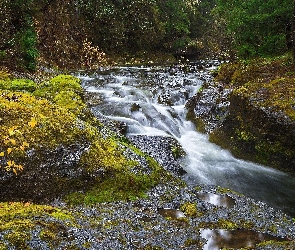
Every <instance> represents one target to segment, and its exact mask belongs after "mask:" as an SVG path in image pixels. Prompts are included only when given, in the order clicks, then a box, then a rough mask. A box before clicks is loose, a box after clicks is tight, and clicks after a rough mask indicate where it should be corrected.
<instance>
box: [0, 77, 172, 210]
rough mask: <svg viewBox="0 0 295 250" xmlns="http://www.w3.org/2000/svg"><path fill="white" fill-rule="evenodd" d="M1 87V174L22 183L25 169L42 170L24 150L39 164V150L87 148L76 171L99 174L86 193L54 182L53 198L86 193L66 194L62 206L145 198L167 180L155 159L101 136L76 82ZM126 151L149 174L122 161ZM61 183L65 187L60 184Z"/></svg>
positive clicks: (9, 81) (6, 82)
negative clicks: (55, 194)
mask: <svg viewBox="0 0 295 250" xmlns="http://www.w3.org/2000/svg"><path fill="white" fill-rule="evenodd" d="M2 75H3V76H6V74H4V73H3V74H2ZM3 78H4V77H3ZM0 81H1V85H0V86H2V88H3V89H2V90H0V101H1V104H0V117H1V118H0V119H1V120H0V121H1V122H0V136H1V138H0V139H1V141H2V143H1V147H0V163H1V164H0V165H1V169H0V171H1V170H2V171H12V172H14V173H15V174H16V175H20V178H21V176H22V175H21V173H22V172H26V171H27V169H29V168H30V169H31V168H36V170H37V169H38V167H39V164H41V163H40V162H38V160H37V159H30V157H28V155H27V152H28V151H29V150H34V151H35V152H36V153H37V154H38V155H39V157H41V158H40V159H42V154H43V151H44V148H45V149H48V150H49V149H50V150H55V149H56V148H57V147H58V146H60V145H63V146H70V145H73V144H75V143H81V144H83V143H87V144H89V149H88V150H86V151H85V152H83V154H82V155H81V158H80V161H79V164H78V167H81V168H82V169H83V171H84V172H85V174H86V175H92V173H97V172H98V173H101V174H98V175H96V177H95V178H94V180H92V181H91V183H92V185H89V186H88V187H87V188H86V187H85V185H83V180H76V181H74V182H73V181H70V180H65V179H62V178H60V177H58V176H57V177H54V178H53V179H54V180H53V181H54V182H53V183H52V185H54V187H55V188H54V189H53V190H56V191H57V192H58V190H63V191H66V190H75V188H76V189H77V188H78V189H79V188H83V190H86V191H85V192H86V193H84V194H82V193H81V192H77V193H72V194H70V195H69V196H68V197H67V200H68V201H69V202H70V203H72V204H76V203H86V204H93V203H97V202H104V201H114V200H126V199H136V198H137V197H144V196H145V194H144V193H145V191H146V190H148V189H149V188H150V187H152V186H154V185H155V184H157V183H158V182H159V181H160V180H161V179H162V180H161V181H164V180H165V178H168V176H169V175H168V174H166V173H165V172H164V170H163V169H162V168H161V167H160V166H159V165H158V163H157V162H156V161H155V160H154V159H152V158H151V157H149V156H147V155H144V154H143V153H141V152H140V151H139V150H138V149H136V148H135V147H134V146H131V145H129V144H128V142H127V141H126V140H124V139H123V138H122V139H120V138H119V139H117V138H116V137H115V136H112V134H111V133H110V134H109V135H102V134H100V132H99V129H100V128H101V127H102V125H101V124H100V123H99V122H98V121H97V120H96V119H95V118H94V117H93V116H92V115H91V114H89V112H88V111H87V109H86V106H85V104H84V103H83V101H82V95H83V91H82V88H81V86H80V84H79V80H78V79H77V78H75V77H73V76H70V75H59V76H56V77H54V78H52V79H51V80H49V81H45V82H42V83H41V84H38V85H37V84H35V83H34V82H32V81H30V80H23V79H16V80H13V79H10V78H9V77H6V79H5V80H0ZM126 149H128V150H132V151H133V153H134V154H137V155H139V156H140V157H143V158H144V159H145V161H146V162H147V165H148V167H149V168H150V169H149V171H150V173H149V174H145V173H144V170H143V169H142V166H139V163H137V162H136V161H134V160H131V159H128V158H126V157H125V156H124V151H125V150H126ZM37 172H38V171H37ZM37 172H36V174H37ZM39 174H42V173H39ZM44 174H46V173H44ZM55 178H57V179H55ZM20 180H21V179H20ZM65 181H66V182H67V181H68V184H64V182H65ZM28 185H30V184H29V183H28ZM67 185H68V186H69V187H67ZM59 186H60V188H59ZM83 186H84V187H83ZM69 188H70V189H69ZM79 190H80V189H79ZM16 192H17V191H16ZM52 192H53V191H52ZM66 192H67V191H66Z"/></svg>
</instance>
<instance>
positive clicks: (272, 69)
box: [210, 55, 295, 172]
mask: <svg viewBox="0 0 295 250" xmlns="http://www.w3.org/2000/svg"><path fill="white" fill-rule="evenodd" d="M216 80H217V81H221V82H222V83H223V84H224V85H225V86H226V87H230V88H232V89H233V92H232V94H231V96H230V103H231V105H230V107H229V115H228V116H227V117H226V119H225V121H224V122H223V124H222V126H220V127H219V128H217V129H216V130H215V131H213V133H212V134H211V135H210V141H212V142H214V143H217V144H218V145H220V146H222V147H224V148H228V149H230V150H231V151H232V152H233V154H234V155H235V156H237V157H240V158H244V159H247V160H251V161H255V162H258V163H262V164H265V165H269V166H272V167H275V168H279V169H281V170H284V171H288V172H294V163H295V158H294V155H295V151H294V148H295V144H294V139H295V134H294V130H293V127H294V124H295V88H294V85H295V72H294V68H293V66H292V64H291V58H290V56H289V55H286V56H283V57H279V58H274V59H256V60H252V61H239V62H236V63H230V64H224V65H222V66H221V67H220V70H219V74H218V76H217V77H216Z"/></svg>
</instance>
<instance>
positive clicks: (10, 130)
mask: <svg viewBox="0 0 295 250" xmlns="http://www.w3.org/2000/svg"><path fill="white" fill-rule="evenodd" d="M8 133H9V135H14V134H15V132H14V127H12V128H9V129H8Z"/></svg>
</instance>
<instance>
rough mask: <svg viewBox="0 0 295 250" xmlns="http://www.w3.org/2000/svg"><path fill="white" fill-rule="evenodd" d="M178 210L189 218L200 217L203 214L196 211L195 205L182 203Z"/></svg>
mask: <svg viewBox="0 0 295 250" xmlns="http://www.w3.org/2000/svg"><path fill="white" fill-rule="evenodd" d="M180 210H181V211H182V212H183V213H184V214H185V215H187V216H189V217H200V216H202V215H203V213H202V212H201V211H199V210H198V209H197V205H196V204H195V203H190V202H188V203H184V204H182V205H181V206H180Z"/></svg>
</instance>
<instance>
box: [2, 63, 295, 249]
mask: <svg viewBox="0 0 295 250" xmlns="http://www.w3.org/2000/svg"><path fill="white" fill-rule="evenodd" d="M200 65H201V64H200ZM201 66H202V67H201V68H202V69H204V70H206V64H205V63H204V65H201ZM211 66H212V64H211V65H208V68H210V67H211ZM198 67H199V66H198ZM195 69H196V68H195V66H193V68H192V69H189V68H187V67H186V68H185V69H183V68H181V70H179V67H175V68H173V67H172V68H171V67H170V69H169V72H168V80H167V77H166V74H167V71H166V70H165V71H162V70H160V71H159V73H158V71H156V73H157V74H156V80H155V78H153V77H151V76H152V74H153V73H154V72H153V70H150V69H147V70H146V69H144V70H143V71H142V70H141V71H138V69H136V70H135V71H134V69H128V70H127V73H128V74H127V75H126V73H125V69H123V71H124V74H123V75H122V74H121V72H120V70H117V72H119V77H117V76H116V75H115V76H114V75H112V74H113V73H111V74H109V73H107V74H104V75H103V74H101V75H99V78H98V80H97V78H91V79H88V78H87V81H90V82H91V84H90V85H87V84H85V82H84V84H82V85H84V86H83V87H84V88H85V89H86V91H87V93H85V94H84V95H83V96H84V101H86V103H87V104H88V107H90V108H91V111H92V112H93V113H94V114H95V116H96V117H97V119H94V117H93V116H92V115H91V114H90V113H89V111H87V110H88V109H85V106H84V104H82V102H80V100H81V99H80V98H79V95H80V94H81V92H80V91H81V89H80V88H79V87H78V86H77V85H76V84H74V87H75V88H76V93H75V95H74V94H73V93H71V91H72V89H73V86H70V90H68V91H70V92H68V93H67V95H65V96H67V97H68V96H69V94H71V95H72V97H74V98H72V99H66V102H65V100H64V99H63V98H66V97H65V96H59V98H57V97H56V93H54V92H55V91H56V88H58V87H61V86H62V88H65V86H67V88H68V85H69V84H66V85H64V84H65V82H69V81H74V82H75V83H76V80H74V79H73V78H72V77H69V76H66V77H61V78H62V79H60V78H58V79H55V81H51V82H49V83H44V88H45V90H46V91H47V92H48V91H49V90H50V91H51V93H52V96H51V97H47V98H49V99H50V98H52V99H53V100H54V102H53V104H52V103H51V102H50V103H47V102H46V103H45V104H46V105H45V107H47V106H48V110H49V111H47V109H46V110H45V111H46V112H45V111H44V110H43V109H42V108H43V106H44V103H42V102H40V105H39V103H37V104H38V105H37V106H36V107H37V108H36V109H37V110H35V109H33V110H32V109H28V110H27V109H25V111H27V112H28V113H25V115H26V116H24V117H21V118H22V122H25V126H24V128H26V129H27V130H26V131H27V132H29V135H35V136H36V137H35V138H34V140H32V139H31V138H32V137H29V136H26V137H24V138H23V137H21V138H22V139H23V140H26V141H27V142H30V143H27V144H30V146H31V145H32V146H34V147H32V148H31V149H30V150H28V151H26V156H24V155H21V157H20V158H17V156H18V155H15V157H16V158H15V160H17V159H20V160H22V161H21V163H23V166H24V171H23V172H22V173H18V175H13V174H12V173H11V172H9V171H8V172H7V171H4V170H5V169H3V168H2V169H1V172H0V177H1V180H3V181H2V182H1V185H2V186H1V192H0V194H1V199H2V202H1V203H0V249H175V250H177V249H220V248H231V249H232V248H234V249H239V248H243V249H246V248H249V249H293V248H294V247H295V223H294V220H293V219H292V218H291V217H290V216H289V215H286V214H285V213H283V212H282V211H280V210H277V209H274V208H272V207H271V206H269V205H267V204H266V203H264V202H261V201H258V200H255V199H251V198H249V197H246V196H244V195H242V194H239V193H237V192H234V191H232V190H230V189H228V188H225V187H222V186H218V185H206V184H195V183H194V182H189V181H187V178H193V177H192V176H191V177H187V174H186V171H184V168H183V166H184V164H185V161H186V160H187V159H186V153H185V151H184V148H183V147H182V146H181V145H183V144H181V143H182V139H183V138H182V137H177V136H175V137H173V136H171V135H173V134H176V135H179V136H180V135H181V133H182V130H185V131H186V129H187V128H190V124H187V123H186V122H183V125H181V126H178V123H179V124H182V120H181V118H180V117H181V115H182V113H183V112H182V111H181V110H180V107H182V106H183V104H184V100H186V98H189V97H192V96H191V92H190V91H194V90H195V89H196V88H198V87H200V86H199V84H200V82H201V81H200V79H199V78H198V79H197V81H195V78H194V77H195V76H193V75H188V76H187V75H185V74H186V73H187V72H189V71H190V70H192V71H195ZM184 71H185V72H186V73H185V74H184ZM206 72H208V71H207V70H206ZM206 72H203V73H200V74H199V73H198V77H201V78H203V80H204V79H210V76H208V73H206ZM134 75H141V76H143V77H144V79H146V81H145V82H142V81H134V80H132V79H133V78H134ZM82 79H83V78H82ZM171 79H172V80H173V81H171ZM57 80H58V81H57ZM106 80H107V82H105V81H106ZM30 84H31V83H30ZM138 84H140V85H144V91H143V92H141V91H137V90H136V89H132V88H131V87H130V86H137V85H138ZM93 85H94V86H95V88H94V87H93ZM36 88H37V87H36ZM42 88H43V87H42ZM100 88H102V89H100ZM112 88H115V91H113V89H112ZM149 89H151V92H154V93H157V96H152V95H151V96H150V95H149V93H150V92H149ZM37 90H38V89H37ZM41 90H42V89H41ZM41 90H39V91H41ZM64 90H65V89H64ZM77 90H78V91H77ZM179 90H181V91H180V93H181V95H180V96H179V95H178V94H176V93H177V92H179ZM42 93H43V92H42ZM97 93H103V95H98V94H97ZM37 94H38V93H37ZM37 94H36V93H35V92H33V95H37ZM71 95H70V96H71ZM138 96H139V97H138ZM25 97H26V98H27V99H24V100H23V99H22V98H24V94H21V93H18V94H17V99H15V95H14V98H12V94H11V96H10V94H9V93H7V92H5V93H4V94H2V98H4V99H5V100H6V102H7V104H6V103H5V105H7V107H10V105H12V104H13V105H15V102H16V104H19V105H20V106H19V107H18V109H21V108H24V107H27V106H26V105H25V106H22V105H23V103H26V101H27V100H30V99H28V97H27V96H25ZM147 97H148V98H147ZM42 98H43V96H42V97H40V92H39V94H38V99H37V101H40V100H41V101H42ZM137 98H142V99H137ZM149 98H151V99H149ZM104 99H107V101H108V102H103V100H104ZM130 99H131V101H130ZM147 99H148V100H149V101H148V102H146V100H147ZM16 100H17V101H16ZM20 100H21V101H20ZM34 100H35V99H34ZM70 100H74V103H71V102H69V101H70ZM110 100H111V101H113V102H109V101H110ZM118 100H119V101H118ZM142 100H144V101H142ZM150 100H154V101H156V103H153V105H151V106H149V105H150V104H151V101H150ZM123 101H125V102H123ZM28 103H29V104H30V105H28V106H29V107H31V103H32V102H31V101H29V102H28ZM63 103H70V104H73V105H67V107H66V109H65V110H64V109H59V108H60V106H58V107H57V106H56V105H61V104H63ZM115 103H116V105H117V104H118V107H119V109H116V105H115ZM159 104H160V105H159ZM163 104H165V105H166V104H168V107H166V106H165V107H164V106H163ZM42 105H43V106H42ZM169 105H170V106H169ZM177 105H179V106H177ZM98 106H100V108H102V109H98ZM75 107H80V109H78V110H77V109H76V108H75ZM3 110H5V109H3ZM52 110H53V111H54V112H53V113H51V112H52ZM119 110H120V111H119ZM9 111H10V112H14V109H9ZM56 111H57V112H56ZM113 111H114V113H112V112H113ZM156 111H161V112H156ZM5 112H7V111H5ZM30 112H31V113H30ZM32 112H33V113H34V112H37V113H36V114H38V115H35V116H34V117H35V120H34V119H32V118H31V116H30V115H28V114H32ZM44 112H45V113H44ZM47 112H48V113H47ZM103 112H105V113H103ZM122 112H123V113H124V112H125V113H124V114H125V115H124V116H123V117H121V116H120V117H119V114H122ZM145 112H146V113H145ZM40 114H41V115H40ZM61 114H62V116H61ZM67 114H70V116H68V115H67ZM74 114H75V115H74ZM126 114H131V115H132V119H131V118H129V117H127V115H126ZM45 115H46V117H45ZM154 115H155V116H154ZM171 117H173V119H171ZM54 118H57V119H58V121H60V122H62V121H64V122H68V123H66V125H67V127H68V128H71V129H72V130H73V131H72V130H71V133H72V134H71V136H70V137H69V136H68V134H67V133H66V131H65V130H64V129H63V127H59V126H58V125H57V124H55V123H54V122H55V119H54ZM114 118H116V119H114ZM135 118H139V119H138V120H137V121H138V122H136V121H135V120H134V119H135ZM26 119H27V120H26ZM174 119H175V120H176V121H177V122H174ZM77 121H78V122H77ZM122 121H123V122H122ZM163 121H164V122H166V123H167V124H169V126H166V124H165V123H163ZM140 122H141V123H140ZM69 124H71V125H69ZM104 124H105V125H104ZM151 124H152V125H155V126H156V128H157V129H155V130H153V134H152V133H150V131H151V128H150V127H149V126H150V125H151ZM0 125H3V124H1V123H0ZM5 125H7V124H5ZM45 125H47V126H45ZM132 125H133V126H132ZM7 126H12V124H8V125H7ZM48 127H49V128H50V129H53V131H54V132H55V133H52V131H51V130H48ZM210 127H211V125H210ZM75 128H78V129H77V130H76V129H75ZM184 128H185V129H184ZM37 129H38V131H35V130H37ZM44 129H46V130H44ZM169 129H171V130H169ZM16 130H18V131H19V132H16ZM3 131H5V130H3ZM10 131H11V133H10V132H9V136H10V138H9V143H12V144H13V143H14V141H13V140H15V139H14V137H13V136H14V135H15V134H17V133H18V134H21V135H22V134H23V131H22V130H20V128H15V127H13V130H10ZM138 131H140V133H138ZM143 131H145V132H144V133H143ZM146 131H148V132H146ZM155 131H156V133H154V132H155ZM36 132H39V134H38V133H36ZM189 132H190V131H189ZM122 133H123V134H125V135H123V134H122ZM168 134H169V135H170V136H167V135H168ZM38 135H39V136H40V135H42V140H41V139H38V138H39V137H38ZM46 136H49V137H46ZM52 136H53V137H52ZM52 138H54V140H57V142H58V143H55V144H53V145H51V147H53V148H55V149H54V150H52V152H51V153H50V152H49V151H48V150H44V147H46V140H47V141H48V140H49V139H50V140H51V139H52ZM77 138H78V139H79V140H78V139H77ZM37 139H38V140H37ZM58 139H59V140H58ZM184 139H185V138H184ZM11 140H12V141H11ZM29 140H31V141H29ZM36 140H37V141H38V143H37V144H33V143H34V142H35V141H36ZM75 141H76V142H77V141H78V142H79V143H80V144H79V145H83V146H82V147H79V145H78V144H77V143H76V144H75V143H74V142H75ZM66 142H68V143H66ZM69 142H70V143H69ZM187 143H188V142H187ZM27 144H26V145H27ZM22 145H24V144H22ZM40 145H44V146H42V147H40ZM56 145H59V146H56ZM27 147H29V146H27ZM214 150H215V149H214ZM218 150H219V149H218ZM9 151H10V150H9ZM212 152H213V151H212ZM213 153H214V154H216V153H215V151H214V152H213ZM36 156H38V157H36ZM5 157H6V158H7V157H10V155H9V154H8V155H6V154H5V156H4V158H3V159H1V164H3V163H4V162H5V161H6V158H5ZM209 160H211V158H210V159H209ZM220 163H222V162H220ZM230 163H231V164H234V161H233V160H230ZM198 164H200V163H198ZM214 166H215V165H214ZM34 168H35V170H36V171H34ZM54 170H57V171H54ZM14 184H15V185H14ZM56 184H59V185H56ZM34 187H35V189H34ZM54 187H56V188H54ZM63 187H66V188H63ZM52 188H53V189H52ZM18 190H19V192H18ZM50 190H53V192H52V193H50ZM4 201H5V202H4Z"/></svg>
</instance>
